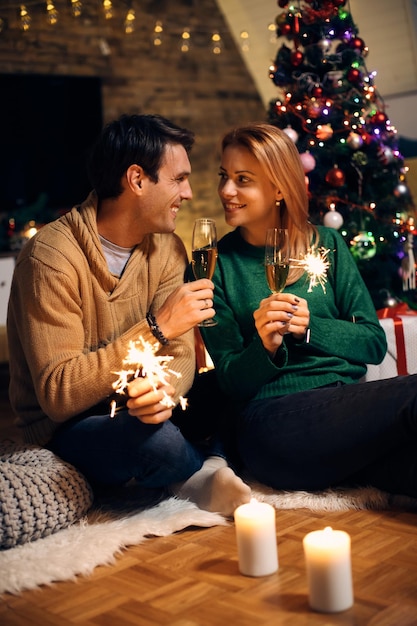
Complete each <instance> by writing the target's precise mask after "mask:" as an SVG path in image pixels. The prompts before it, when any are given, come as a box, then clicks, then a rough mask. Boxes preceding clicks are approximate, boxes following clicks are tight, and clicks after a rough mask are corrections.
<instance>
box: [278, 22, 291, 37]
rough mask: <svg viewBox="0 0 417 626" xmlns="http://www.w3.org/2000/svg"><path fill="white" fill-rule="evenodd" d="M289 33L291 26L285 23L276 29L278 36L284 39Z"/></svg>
mask: <svg viewBox="0 0 417 626" xmlns="http://www.w3.org/2000/svg"><path fill="white" fill-rule="evenodd" d="M291 31H292V28H291V24H288V22H285V24H281V26H280V27H279V28H278V36H281V35H283V36H284V37H285V36H286V35H289V34H290V33H291Z"/></svg>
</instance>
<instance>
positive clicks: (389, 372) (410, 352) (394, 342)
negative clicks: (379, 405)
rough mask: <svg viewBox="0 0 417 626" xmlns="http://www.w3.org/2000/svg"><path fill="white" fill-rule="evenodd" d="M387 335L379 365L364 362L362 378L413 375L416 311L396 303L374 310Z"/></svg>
mask: <svg viewBox="0 0 417 626" xmlns="http://www.w3.org/2000/svg"><path fill="white" fill-rule="evenodd" d="M378 317H379V321H380V323H381V326H382V328H383V329H384V331H385V334H386V336H387V343H388V350H387V354H386V356H385V358H384V360H383V361H382V363H380V364H379V365H368V371H367V374H366V376H365V378H364V380H365V381H370V380H381V379H383V378H393V377H394V376H403V375H406V374H417V311H413V310H411V309H408V307H407V305H406V304H400V305H398V306H396V307H393V308H389V309H381V311H378Z"/></svg>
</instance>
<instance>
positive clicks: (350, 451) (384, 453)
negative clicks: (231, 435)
mask: <svg viewBox="0 0 417 626" xmlns="http://www.w3.org/2000/svg"><path fill="white" fill-rule="evenodd" d="M237 438H238V449H239V453H240V455H241V457H242V461H243V464H244V466H245V468H246V469H247V470H249V472H250V474H251V475H252V476H253V477H254V478H256V479H257V480H259V481H260V482H263V483H265V484H267V485H270V486H271V487H273V488H275V489H288V490H297V489H308V490H319V489H324V488H327V487H329V486H332V485H333V486H334V485H341V484H359V485H365V484H366V485H373V486H375V487H378V488H380V489H383V490H386V491H388V492H391V493H398V494H400V493H401V494H406V495H409V496H413V497H417V375H412V376H404V377H398V378H391V379H387V380H383V381H373V382H368V383H358V384H356V385H345V386H338V387H325V388H321V389H315V390H312V391H306V392H301V393H296V394H292V395H289V396H285V397H281V398H271V399H267V400H258V401H252V402H251V403H249V405H247V406H246V407H245V409H244V410H243V411H242V412H241V415H240V418H239V423H238V434H237Z"/></svg>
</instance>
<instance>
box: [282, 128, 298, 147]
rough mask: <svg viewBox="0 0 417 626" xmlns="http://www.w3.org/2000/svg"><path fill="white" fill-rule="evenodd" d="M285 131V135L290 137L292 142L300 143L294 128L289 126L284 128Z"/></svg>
mask: <svg viewBox="0 0 417 626" xmlns="http://www.w3.org/2000/svg"><path fill="white" fill-rule="evenodd" d="M283 131H284V133H285V134H286V135H288V137H289V138H290V139H292V141H293V142H294V143H297V141H298V133H297V131H296V130H294V129H293V128H292V126H287V127H286V128H284V129H283Z"/></svg>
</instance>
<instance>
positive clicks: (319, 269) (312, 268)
mask: <svg viewBox="0 0 417 626" xmlns="http://www.w3.org/2000/svg"><path fill="white" fill-rule="evenodd" d="M329 252H330V248H328V249H327V250H326V248H323V247H321V248H318V249H315V250H314V249H310V250H309V251H308V252H307V253H306V254H305V255H304V256H303V258H302V259H291V263H292V264H294V265H295V266H296V267H302V268H303V269H304V270H305V272H306V273H307V276H308V277H309V279H310V284H309V286H308V290H307V292H308V293H311V292H312V291H313V287H316V286H317V285H320V286H321V288H322V289H323V292H324V293H326V286H325V285H326V281H327V276H326V274H327V270H328V269H329V267H330V263H329V261H328V259H327V255H328V254H329Z"/></svg>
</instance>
